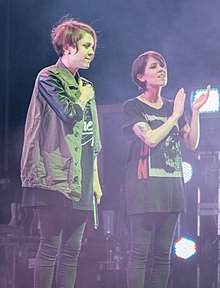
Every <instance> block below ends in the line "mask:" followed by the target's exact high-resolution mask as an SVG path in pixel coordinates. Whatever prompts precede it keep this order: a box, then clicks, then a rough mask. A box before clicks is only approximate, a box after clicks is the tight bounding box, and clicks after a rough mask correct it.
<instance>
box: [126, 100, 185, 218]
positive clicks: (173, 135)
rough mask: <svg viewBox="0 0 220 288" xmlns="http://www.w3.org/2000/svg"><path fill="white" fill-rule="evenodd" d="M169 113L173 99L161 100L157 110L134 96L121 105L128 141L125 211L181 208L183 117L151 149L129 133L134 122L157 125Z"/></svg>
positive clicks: (182, 205) (166, 210)
mask: <svg viewBox="0 0 220 288" xmlns="http://www.w3.org/2000/svg"><path fill="white" fill-rule="evenodd" d="M172 112H173V101H169V100H166V99H163V106H162V107H161V108H160V109H156V108H153V107H151V106H149V105H147V104H146V103H143V102H142V101H140V100H139V99H137V98H133V99H130V100H128V101H127V102H126V103H125V104H124V106H123V127H122V130H123V133H124V134H125V135H126V136H127V139H128V141H129V144H130V145H129V154H128V160H127V164H126V198H127V210H128V214H136V213H144V212H180V211H185V197H184V182H183V171H182V156H181V151H180V138H181V129H182V128H183V126H184V125H185V124H186V122H187V121H186V118H185V116H182V117H181V118H180V120H179V121H178V125H176V126H174V127H173V129H172V130H171V131H170V133H169V134H168V135H167V136H166V137H165V138H164V139H163V140H162V141H161V142H160V143H159V144H158V145H157V146H156V147H154V148H150V147H149V146H148V145H147V144H145V143H144V142H143V141H141V140H140V139H139V138H138V137H137V136H136V135H135V134H134V132H133V130H132V127H133V126H134V124H135V123H138V122H146V123H147V124H148V125H149V127H150V128H151V129H156V128H158V127H160V126H161V125H162V124H163V123H164V122H165V121H166V120H167V119H168V118H169V117H170V116H171V115H172Z"/></svg>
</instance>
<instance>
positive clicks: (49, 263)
mask: <svg viewBox="0 0 220 288" xmlns="http://www.w3.org/2000/svg"><path fill="white" fill-rule="evenodd" d="M37 210H38V216H39V221H40V234H41V237H40V246H39V249H38V252H37V256H36V263H35V270H34V288H50V287H51V286H52V281H53V276H54V269H55V266H56V268H57V270H56V287H57V288H73V287H74V283H75V279H76V271H77V259H78V256H79V252H80V249H81V242H82V238H83V233H84V229H85V225H86V219H87V214H88V212H87V211H80V210H74V209H72V208H63V207H58V206H45V207H38V208H37Z"/></svg>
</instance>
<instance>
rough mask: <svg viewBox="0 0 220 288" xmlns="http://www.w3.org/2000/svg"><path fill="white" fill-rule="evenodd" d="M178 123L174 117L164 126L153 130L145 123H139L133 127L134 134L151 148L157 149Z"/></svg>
mask: <svg viewBox="0 0 220 288" xmlns="http://www.w3.org/2000/svg"><path fill="white" fill-rule="evenodd" d="M176 123H177V120H176V119H175V118H174V117H170V118H169V119H168V120H167V121H166V122H165V123H164V124H163V125H161V126H160V127H158V128H156V129H154V130H152V129H151V128H150V126H149V125H148V124H147V123H145V122H138V123H136V124H135V125H134V126H133V131H134V133H135V134H136V135H137V136H138V137H139V138H140V139H141V140H142V141H143V142H144V143H146V144H147V145H148V146H149V147H155V146H156V145H157V144H158V143H159V142H160V141H161V140H163V139H164V138H165V137H166V136H167V135H168V134H169V132H170V131H171V130H172V128H173V127H174V126H175V124H176Z"/></svg>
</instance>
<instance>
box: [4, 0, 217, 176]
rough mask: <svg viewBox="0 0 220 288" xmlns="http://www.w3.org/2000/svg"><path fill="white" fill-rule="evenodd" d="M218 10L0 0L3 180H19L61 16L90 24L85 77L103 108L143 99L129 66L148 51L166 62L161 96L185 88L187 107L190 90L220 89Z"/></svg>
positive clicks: (160, 1)
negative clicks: (26, 132)
mask: <svg viewBox="0 0 220 288" xmlns="http://www.w3.org/2000/svg"><path fill="white" fill-rule="evenodd" d="M219 11H220V1H218V0H209V1H206V0H201V1H196V0H194V1H192V0H191V1H189V0H184V1H176V0H167V1H164V0H157V1H154V0H139V1H137V0H129V1H127V0H111V1H106V0H71V1H70V0H62V1H58V0H53V1H49V0H44V1H39V0H30V1H26V0H1V1H0V16H1V17H0V27H1V29H0V39H1V42H0V43H1V45H0V53H1V54H0V55H1V66H0V67H1V69H0V93H1V94H0V97H1V103H2V104H1V110H0V120H1V121H0V125H1V130H0V132H1V134H0V135H2V136H3V137H1V152H2V153H1V156H0V157H1V159H0V163H1V164H0V178H1V177H3V178H4V177H8V178H13V177H16V175H17V168H18V165H17V163H18V162H19V158H20V151H21V142H22V137H23V134H22V133H23V127H24V121H25V115H26V111H27V107H28V104H29V101H30V97H31V92H32V88H33V84H34V80H35V77H36V74H37V73H38V72H39V71H40V69H42V68H43V67H45V66H47V65H50V64H53V63H55V62H56V60H57V57H56V55H55V52H54V51H53V48H52V45H51V43H50V31H51V28H52V26H53V24H54V23H56V22H58V21H59V20H60V18H61V17H62V16H64V15H69V16H70V17H74V18H76V19H78V20H81V21H84V22H86V23H89V24H91V25H92V26H93V27H94V28H95V30H96V31H97V33H98V49H97V53H96V58H95V60H94V62H93V63H92V66H91V68H90V69H89V70H87V71H86V70H84V71H81V73H82V75H84V76H85V77H88V78H89V79H90V80H91V81H93V82H94V85H95V88H96V99H97V103H98V104H99V105H100V104H113V103H123V102H124V101H125V100H126V99H128V98H131V97H134V96H136V95H137V93H138V91H137V89H136V87H135V86H134V85H133V83H132V81H131V77H130V70H131V64H132V62H133V60H134V59H135V58H136V57H137V56H138V55H139V54H140V53H142V52H144V51H146V50H156V51H159V52H161V53H162V54H163V55H164V57H165V58H166V60H167V63H168V76H169V83H168V85H167V87H166V88H165V89H164V91H163V96H164V97H167V98H171V99H173V98H174V96H175V94H176V92H177V90H178V89H179V88H180V87H182V86H183V87H184V88H185V90H186V92H187V95H188V98H187V104H186V105H189V99H190V93H191V91H192V90H194V89H196V88H198V87H199V88H200V87H206V85H207V84H209V83H210V84H211V85H212V86H213V87H217V88H219V74H220V58H219V51H220V25H219ZM6 124H8V127H9V135H7V133H6V132H7V131H5V129H6V128H5V125H6ZM5 134H6V135H5ZM5 136H6V137H5ZM7 137H8V138H9V139H7ZM4 141H6V143H5V142H4ZM5 150H6V151H5ZM7 152H8V154H9V156H8V157H9V160H8V161H7ZM7 165H8V168H7ZM5 166H6V167H5ZM9 170H10V172H9V174H10V175H4V174H7V173H8V171H9ZM12 174H13V175H12ZM1 175H2V176H1Z"/></svg>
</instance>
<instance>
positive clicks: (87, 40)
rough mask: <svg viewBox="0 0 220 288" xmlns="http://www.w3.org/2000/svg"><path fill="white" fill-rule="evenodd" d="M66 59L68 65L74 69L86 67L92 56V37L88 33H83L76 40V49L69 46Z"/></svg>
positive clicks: (93, 53) (93, 52)
mask: <svg viewBox="0 0 220 288" xmlns="http://www.w3.org/2000/svg"><path fill="white" fill-rule="evenodd" d="M68 50H69V52H70V54H69V53H68V58H69V59H68V60H69V63H70V66H71V67H73V68H76V69H88V68H89V66H90V63H91V61H92V60H93V58H94V55H95V51H94V39H93V37H92V35H90V34H89V33H86V32H85V33H84V35H83V36H82V38H81V39H80V40H79V41H78V49H76V48H73V47H69V48H68Z"/></svg>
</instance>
